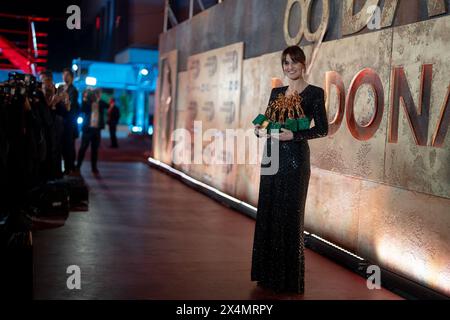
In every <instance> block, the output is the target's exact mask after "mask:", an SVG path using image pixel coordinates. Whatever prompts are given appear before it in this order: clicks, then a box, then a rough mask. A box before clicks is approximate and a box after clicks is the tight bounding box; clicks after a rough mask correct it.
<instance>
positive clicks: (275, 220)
mask: <svg viewBox="0 0 450 320" xmlns="http://www.w3.org/2000/svg"><path fill="white" fill-rule="evenodd" d="M287 88H288V87H281V88H275V89H273V90H272V93H271V96H270V100H269V107H268V108H270V104H271V102H273V101H274V100H275V99H277V97H278V98H279V97H280V94H281V95H282V96H284V94H285V92H286V90H287ZM297 94H298V93H297ZM299 95H300V100H301V103H300V104H301V108H302V109H303V111H304V114H305V115H306V116H307V117H308V118H309V119H314V127H312V128H309V129H306V130H300V131H297V132H294V139H293V140H290V141H279V159H280V160H279V169H278V171H277V173H276V174H274V175H261V179H260V187H259V199H258V211H257V217H256V225H255V234H254V243H253V252H252V270H251V280H252V281H258V285H260V286H262V287H265V288H269V289H272V290H273V291H275V292H293V293H303V292H304V288H305V285H304V270H305V258H304V236H303V230H304V213H305V203H306V195H307V192H308V184H309V178H310V173H311V168H310V150H309V145H308V140H309V139H315V138H320V137H324V136H326V135H327V133H328V120H327V115H326V110H325V102H324V91H323V89H322V88H320V87H316V86H313V85H309V86H307V87H306V88H305V89H304V90H303V91H302V92H301V93H299ZM266 114H268V112H267V111H266ZM277 116H279V115H277ZM295 116H296V117H297V116H298V115H297V114H296V115H295ZM285 118H287V116H286V117H285ZM271 139H273V138H267V141H266V145H265V148H266V150H267V149H269V150H268V153H269V155H270V154H271V150H270V147H271V145H272V143H271ZM263 165H264V164H262V165H261V166H263Z"/></svg>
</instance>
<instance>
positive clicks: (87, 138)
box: [77, 100, 108, 171]
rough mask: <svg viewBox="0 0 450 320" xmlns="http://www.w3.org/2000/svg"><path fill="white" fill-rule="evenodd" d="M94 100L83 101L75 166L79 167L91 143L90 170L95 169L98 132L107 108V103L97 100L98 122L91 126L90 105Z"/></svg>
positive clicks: (91, 114) (103, 125) (101, 126)
mask: <svg viewBox="0 0 450 320" xmlns="http://www.w3.org/2000/svg"><path fill="white" fill-rule="evenodd" d="M93 103H94V102H83V105H82V107H81V113H82V115H83V118H84V120H83V127H82V131H83V133H82V136H81V146H80V150H79V151H78V163H77V167H78V168H80V167H81V164H82V163H83V159H84V154H85V153H86V150H87V148H88V147H89V144H90V145H91V167H92V171H97V159H98V148H99V146H100V139H101V136H100V133H101V130H102V129H103V128H105V110H107V109H108V104H107V103H106V102H104V101H102V100H100V101H99V102H98V104H99V106H98V124H97V126H95V127H93V126H91V119H92V116H93V110H92V105H93Z"/></svg>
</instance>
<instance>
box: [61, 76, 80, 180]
mask: <svg viewBox="0 0 450 320" xmlns="http://www.w3.org/2000/svg"><path fill="white" fill-rule="evenodd" d="M63 80H64V82H65V84H64V85H62V86H59V87H58V91H57V92H58V94H59V95H64V94H67V95H68V96H69V102H70V110H69V114H68V115H67V117H66V118H65V119H64V132H63V138H62V156H63V159H64V173H65V174H70V173H71V172H72V171H73V170H74V169H75V156H76V151H75V140H76V139H77V138H78V136H79V133H78V125H77V119H78V116H79V114H80V107H79V104H78V91H77V89H76V88H75V87H74V85H73V72H72V70H70V69H69V68H65V69H64V70H63Z"/></svg>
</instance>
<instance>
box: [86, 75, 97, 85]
mask: <svg viewBox="0 0 450 320" xmlns="http://www.w3.org/2000/svg"><path fill="white" fill-rule="evenodd" d="M85 81H86V85H88V86H95V85H97V78H94V77H86V80H85Z"/></svg>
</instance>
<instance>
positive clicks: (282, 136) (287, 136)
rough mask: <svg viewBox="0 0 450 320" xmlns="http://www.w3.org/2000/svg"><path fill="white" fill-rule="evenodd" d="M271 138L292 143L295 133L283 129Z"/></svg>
mask: <svg viewBox="0 0 450 320" xmlns="http://www.w3.org/2000/svg"><path fill="white" fill-rule="evenodd" d="M270 136H271V137H272V138H275V139H278V140H280V141H290V140H292V139H294V133H293V132H292V131H291V130H288V129H285V128H281V130H280V133H273V134H271V135H270Z"/></svg>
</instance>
